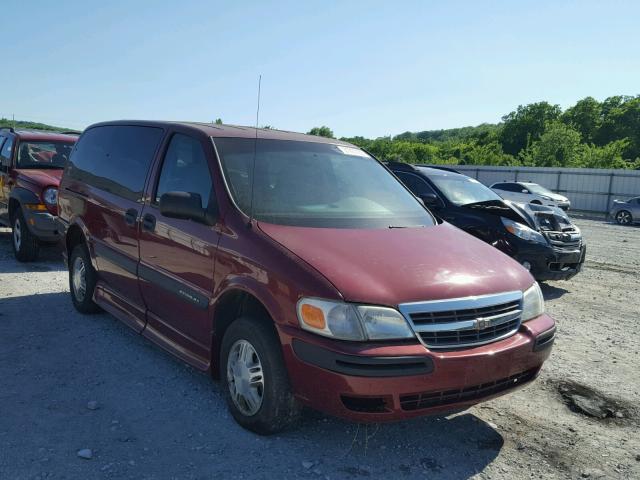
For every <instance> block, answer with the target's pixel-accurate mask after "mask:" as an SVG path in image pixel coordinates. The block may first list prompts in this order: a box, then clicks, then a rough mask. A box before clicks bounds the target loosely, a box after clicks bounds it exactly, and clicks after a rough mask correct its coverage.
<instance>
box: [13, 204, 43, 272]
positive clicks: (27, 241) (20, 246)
mask: <svg viewBox="0 0 640 480" xmlns="http://www.w3.org/2000/svg"><path fill="white" fill-rule="evenodd" d="M11 245H13V253H14V254H15V256H16V259H17V260H18V261H19V262H32V261H34V260H35V259H36V258H38V253H39V252H40V242H38V239H37V237H36V236H35V235H33V234H32V233H31V231H30V230H29V227H28V226H27V222H26V221H25V219H24V215H23V213H22V209H20V208H18V209H17V211H16V214H15V215H14V217H13V221H12V222H11Z"/></svg>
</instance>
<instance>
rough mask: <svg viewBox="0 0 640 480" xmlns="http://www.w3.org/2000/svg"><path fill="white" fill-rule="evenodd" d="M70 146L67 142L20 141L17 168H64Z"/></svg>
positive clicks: (71, 145) (71, 146) (71, 144)
mask: <svg viewBox="0 0 640 480" xmlns="http://www.w3.org/2000/svg"><path fill="white" fill-rule="evenodd" d="M72 148H73V143H69V142H51V141H48V142H46V141H45V142H35V141H33V142H32V141H26V142H21V143H20V147H19V148H18V162H17V168H64V166H65V164H66V163H67V160H68V159H69V154H70V153H71V149H72Z"/></svg>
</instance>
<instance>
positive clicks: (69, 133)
mask: <svg viewBox="0 0 640 480" xmlns="http://www.w3.org/2000/svg"><path fill="white" fill-rule="evenodd" d="M81 133H82V132H74V131H71V130H65V131H64V132H60V134H61V135H80V134H81Z"/></svg>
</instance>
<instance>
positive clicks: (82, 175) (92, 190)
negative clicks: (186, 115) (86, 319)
mask: <svg viewBox="0 0 640 480" xmlns="http://www.w3.org/2000/svg"><path fill="white" fill-rule="evenodd" d="M163 135H164V130H163V129H162V128H156V127H147V126H141V125H102V126H97V127H93V128H91V129H89V130H87V131H85V132H84V134H83V135H82V137H81V138H80V140H79V141H78V143H77V144H76V146H75V147H74V150H73V153H72V155H71V158H70V160H69V164H68V167H67V170H66V172H65V175H64V177H65V178H64V182H63V188H64V189H65V197H67V196H69V197H70V199H69V201H70V202H74V203H75V206H74V207H73V211H74V212H79V213H80V217H81V221H82V222H83V223H84V225H85V227H86V230H87V231H88V232H89V235H90V236H89V238H88V240H89V247H90V249H91V250H92V252H93V256H94V258H95V260H96V264H97V269H98V282H97V283H96V292H95V298H96V301H97V303H98V304H99V305H100V306H101V307H103V308H105V309H106V310H108V311H109V312H110V313H111V314H113V315H115V316H116V317H118V318H119V319H120V320H122V321H123V322H124V323H126V324H127V325H129V326H130V327H131V328H133V329H134V330H136V331H138V332H140V331H142V329H143V328H144V325H145V322H146V308H145V305H144V301H143V298H142V294H141V292H140V288H139V285H138V261H139V249H138V235H139V228H140V225H139V219H140V215H141V210H142V204H143V195H144V189H145V184H146V179H147V176H148V173H149V170H150V167H151V164H152V162H153V159H154V157H155V155H156V152H157V151H158V147H159V146H160V143H161V141H162V137H163ZM61 206H62V207H63V208H65V207H64V206H63V205H62V204H61Z"/></svg>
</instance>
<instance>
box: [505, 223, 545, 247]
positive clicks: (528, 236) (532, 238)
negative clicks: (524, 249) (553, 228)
mask: <svg viewBox="0 0 640 480" xmlns="http://www.w3.org/2000/svg"><path fill="white" fill-rule="evenodd" d="M500 218H501V219H502V224H503V225H504V228H506V229H507V232H509V233H512V234H513V235H515V236H516V237H519V238H521V239H523V240H527V241H528V242H537V243H547V239H546V238H544V235H542V234H541V233H539V232H536V231H535V230H533V229H531V228H529V227H527V226H526V225H523V224H522V223H517V222H514V221H513V220H509V219H508V218H504V217H500Z"/></svg>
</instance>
